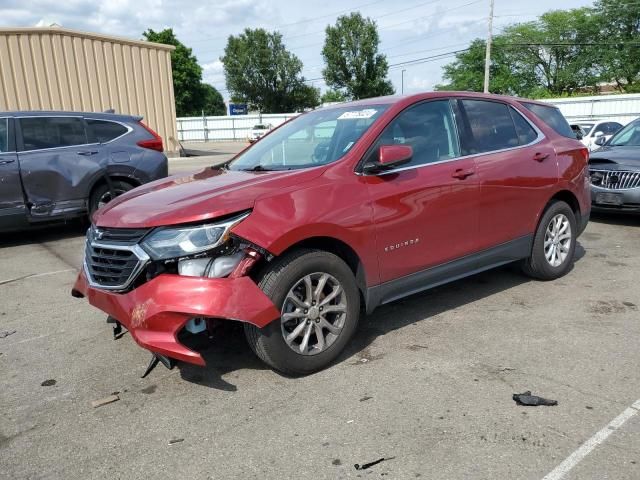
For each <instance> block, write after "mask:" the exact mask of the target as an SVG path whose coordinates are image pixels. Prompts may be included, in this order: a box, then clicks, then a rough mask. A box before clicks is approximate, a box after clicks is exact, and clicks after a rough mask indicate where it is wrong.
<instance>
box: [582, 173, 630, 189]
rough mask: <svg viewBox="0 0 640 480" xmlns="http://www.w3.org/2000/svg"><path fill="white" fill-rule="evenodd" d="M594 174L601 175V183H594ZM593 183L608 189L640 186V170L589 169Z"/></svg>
mask: <svg viewBox="0 0 640 480" xmlns="http://www.w3.org/2000/svg"><path fill="white" fill-rule="evenodd" d="M594 175H600V176H601V177H600V181H599V183H594ZM589 177H590V178H589V180H590V182H591V185H593V186H594V187H599V188H606V189H608V190H629V189H631V188H640V171H632V170H601V169H597V168H591V169H589Z"/></svg>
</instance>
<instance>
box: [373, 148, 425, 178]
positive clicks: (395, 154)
mask: <svg viewBox="0 0 640 480" xmlns="http://www.w3.org/2000/svg"><path fill="white" fill-rule="evenodd" d="M412 157H413V148H411V147H410V146H409V145H381V146H380V149H379V150H378V161H373V162H368V163H367V164H365V166H364V171H365V172H366V173H377V172H382V171H385V170H390V169H392V168H394V167H397V166H399V165H403V164H405V163H407V162H409V161H410V160H411V158H412Z"/></svg>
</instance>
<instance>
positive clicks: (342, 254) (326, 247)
mask: <svg viewBox="0 0 640 480" xmlns="http://www.w3.org/2000/svg"><path fill="white" fill-rule="evenodd" d="M300 248H311V249H315V250H322V251H325V252H329V253H333V254H334V255H336V256H338V257H339V258H341V259H342V260H343V261H344V262H345V263H346V264H347V265H348V266H349V268H350V269H351V271H352V272H353V275H354V277H355V279H356V284H357V285H358V290H359V291H360V300H361V305H363V306H364V304H365V303H364V302H365V299H366V298H367V296H366V291H367V281H366V275H365V267H364V263H363V262H362V260H361V259H360V257H359V256H358V254H357V253H356V251H355V250H354V249H353V248H352V247H351V246H349V244H347V243H345V242H344V241H342V240H339V239H337V238H335V237H329V236H315V237H309V238H305V239H303V240H300V241H298V242H296V243H293V244H291V245H289V246H288V247H287V248H286V249H285V250H283V251H282V252H280V253H279V254H278V256H282V255H286V254H287V253H289V252H292V251H294V250H297V249H300Z"/></svg>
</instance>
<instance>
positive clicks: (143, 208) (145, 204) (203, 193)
mask: <svg viewBox="0 0 640 480" xmlns="http://www.w3.org/2000/svg"><path fill="white" fill-rule="evenodd" d="M323 171H324V169H322V168H310V169H304V170H288V171H273V172H243V171H230V170H221V169H214V168H210V167H209V168H206V169H204V170H202V171H199V172H196V173H193V174H188V175H174V176H172V177H168V178H164V179H162V180H157V181H155V182H151V183H147V184H145V185H143V186H141V187H138V188H136V189H134V190H131V191H130V192H127V193H125V194H123V195H121V196H119V197H118V198H116V199H115V200H113V201H112V202H109V203H108V204H107V205H105V206H104V207H103V208H101V209H100V210H98V211H97V212H96V213H95V214H94V216H93V222H94V223H95V224H96V225H98V226H100V227H112V228H145V227H147V228H148V227H158V226H163V225H176V224H181V223H189V222H197V221H202V220H207V219H210V218H216V217H221V216H223V215H228V214H232V213H235V212H239V211H242V210H248V209H250V208H252V207H253V205H254V203H255V201H256V199H258V198H259V197H262V196H265V195H269V194H270V193H279V192H281V191H282V189H285V188H288V187H294V186H299V185H300V184H301V183H303V182H307V181H309V180H312V179H313V178H316V177H317V176H319V175H320V174H321V173H322V172H323Z"/></svg>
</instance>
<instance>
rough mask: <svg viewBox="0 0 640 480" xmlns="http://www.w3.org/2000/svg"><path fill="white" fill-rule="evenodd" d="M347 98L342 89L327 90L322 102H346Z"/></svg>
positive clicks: (321, 99)
mask: <svg viewBox="0 0 640 480" xmlns="http://www.w3.org/2000/svg"><path fill="white" fill-rule="evenodd" d="M346 100H347V97H346V96H345V95H344V93H342V92H341V91H340V90H327V91H326V92H324V94H323V95H322V97H321V98H320V101H321V102H322V103H334V102H344V101H346Z"/></svg>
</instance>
